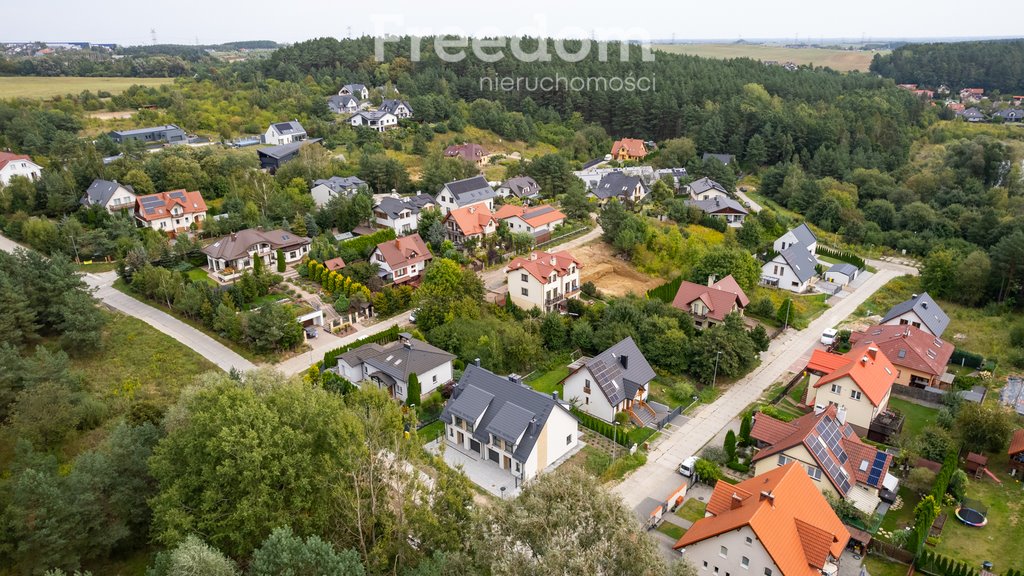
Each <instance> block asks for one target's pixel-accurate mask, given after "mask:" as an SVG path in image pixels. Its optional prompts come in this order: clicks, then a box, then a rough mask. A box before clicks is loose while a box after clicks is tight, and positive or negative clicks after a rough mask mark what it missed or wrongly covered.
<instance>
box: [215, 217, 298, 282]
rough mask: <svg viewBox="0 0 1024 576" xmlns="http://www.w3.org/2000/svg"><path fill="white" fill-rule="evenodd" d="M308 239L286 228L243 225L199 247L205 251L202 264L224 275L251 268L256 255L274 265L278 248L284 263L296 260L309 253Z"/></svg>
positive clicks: (264, 261)
mask: <svg viewBox="0 0 1024 576" xmlns="http://www.w3.org/2000/svg"><path fill="white" fill-rule="evenodd" d="M311 242H312V241H311V240H310V239H309V238H306V237H305V236H299V235H298V234H292V233H291V232H288V231H287V230H281V229H278V230H267V231H264V230H263V228H262V227H261V228H246V229H245V230H239V231H238V232H233V233H231V234H228V235H227V236H222V237H220V238H218V239H216V240H214V241H213V242H212V243H210V244H209V245H207V246H205V247H204V248H203V254H206V265H207V266H208V267H209V268H210V271H211V272H220V273H224V274H223V276H224V277H229V276H233V275H235V274H239V273H241V272H242V271H243V270H247V269H250V268H252V267H253V266H254V262H255V261H256V259H257V258H259V259H261V260H263V263H264V264H266V265H267V266H276V265H277V251H278V250H280V251H281V252H282V254H283V256H284V261H285V262H286V263H292V262H298V261H299V260H302V258H303V257H304V256H305V255H306V254H309V245H310V243H311Z"/></svg>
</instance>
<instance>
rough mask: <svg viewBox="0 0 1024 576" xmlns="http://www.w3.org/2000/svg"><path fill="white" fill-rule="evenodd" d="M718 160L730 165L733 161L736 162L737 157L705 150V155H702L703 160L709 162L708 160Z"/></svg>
mask: <svg viewBox="0 0 1024 576" xmlns="http://www.w3.org/2000/svg"><path fill="white" fill-rule="evenodd" d="M712 159H714V160H718V161H719V162H721V163H722V164H724V165H726V166H728V165H729V164H732V163H733V162H736V157H735V156H733V155H732V154H712V153H711V152H705V153H704V156H702V157H701V159H700V161H701V162H707V161H708V160H712Z"/></svg>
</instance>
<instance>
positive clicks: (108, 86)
mask: <svg viewBox="0 0 1024 576" xmlns="http://www.w3.org/2000/svg"><path fill="white" fill-rule="evenodd" d="M171 82H174V79H173V78H91V77H79V76H63V77H53V78H51V77H43V76H3V77H0V98H53V97H54V96H64V95H67V94H78V93H80V92H82V91H83V90H91V91H93V92H98V91H100V90H103V91H105V92H110V93H111V94H120V93H121V92H124V91H125V90H127V89H128V88H129V87H131V86H133V85H135V84H142V85H143V86H162V85H164V84H170V83H171Z"/></svg>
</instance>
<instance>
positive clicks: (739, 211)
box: [686, 196, 747, 228]
mask: <svg viewBox="0 0 1024 576" xmlns="http://www.w3.org/2000/svg"><path fill="white" fill-rule="evenodd" d="M686 205H687V206H693V207H694V208H697V209H699V210H700V211H701V212H703V213H705V214H707V215H708V216H712V217H714V218H721V219H723V220H725V223H726V224H728V225H729V226H732V227H733V228H739V227H740V226H743V219H744V218H746V217H747V209H746V208H744V207H743V205H742V204H740V203H739V202H737V201H735V200H733V199H732V198H729V197H728V196H713V197H711V198H708V199H706V200H687V201H686Z"/></svg>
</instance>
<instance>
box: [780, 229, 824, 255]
mask: <svg viewBox="0 0 1024 576" xmlns="http://www.w3.org/2000/svg"><path fill="white" fill-rule="evenodd" d="M794 244H801V245H803V247H804V248H805V249H806V250H807V252H809V253H810V254H811V256H813V255H814V254H815V253H816V252H817V250H818V237H817V236H815V235H814V232H811V229H810V227H809V226H807V223H806V222H805V223H803V224H801V225H799V226H797V227H796V228H793V229H791V230H789V231H787V232H786V233H785V234H783V235H782V236H779V237H778V238H777V239H776V240H775V242H774V243H772V249H774V250H775V251H776V252H782V251H783V250H785V249H786V248H789V247H790V246H792V245H794Z"/></svg>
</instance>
